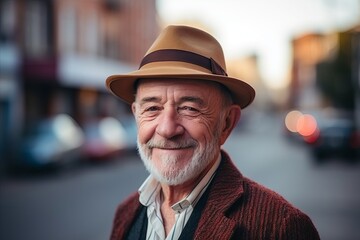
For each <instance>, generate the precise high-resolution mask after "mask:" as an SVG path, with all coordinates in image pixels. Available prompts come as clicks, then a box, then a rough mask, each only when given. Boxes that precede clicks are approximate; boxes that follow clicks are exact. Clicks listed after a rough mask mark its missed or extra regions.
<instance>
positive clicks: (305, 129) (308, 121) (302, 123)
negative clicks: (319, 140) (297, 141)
mask: <svg viewBox="0 0 360 240" xmlns="http://www.w3.org/2000/svg"><path fill="white" fill-rule="evenodd" d="M296 129H297V132H298V133H299V134H300V135H302V136H304V137H307V136H310V135H312V134H314V133H315V132H316V131H317V122H316V119H315V118H314V117H313V116H312V115H310V114H304V115H302V116H300V118H299V119H298V121H297V124H296Z"/></svg>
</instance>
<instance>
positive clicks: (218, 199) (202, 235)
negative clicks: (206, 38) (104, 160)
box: [111, 152, 320, 240]
mask: <svg viewBox="0 0 360 240" xmlns="http://www.w3.org/2000/svg"><path fill="white" fill-rule="evenodd" d="M207 191H209V197H208V201H207V203H206V205H205V207H204V210H203V213H202V216H201V218H200V220H199V223H198V226H197V229H196V231H195V234H194V239H199V240H200V239H204V240H205V239H206V240H209V239H221V240H223V239H248V240H260V239H264V240H265V239H266V240H267V239H269V240H271V239H273V240H284V239H288V240H297V239H303V240H313V239H314V240H316V239H320V238H319V235H318V232H317V230H316V228H315V227H314V225H313V223H312V222H311V220H310V218H309V217H308V216H307V215H306V214H304V213H303V212H301V211H300V210H298V209H297V208H295V207H294V206H292V205H291V204H290V203H289V202H287V201H286V200H285V199H284V198H282V197H281V196H280V195H278V194H277V193H275V192H273V191H271V190H269V189H267V188H265V187H263V186H261V185H260V184H258V183H256V182H254V181H252V180H250V179H248V178H245V177H243V176H242V175H241V173H240V172H239V171H238V170H237V168H236V167H235V166H234V164H233V163H232V161H231V160H230V158H229V156H228V155H227V154H226V153H225V152H222V161H221V164H220V166H219V169H218V170H217V173H216V175H215V177H214V179H213V181H212V183H211V185H210V186H209V188H208V190H207ZM138 199H139V195H138V194H137V193H135V194H133V195H131V196H130V197H129V198H128V199H127V200H125V201H124V202H123V203H122V204H120V205H119V207H118V209H117V211H116V215H115V219H114V224H113V230H112V233H111V240H119V239H124V236H126V233H127V231H128V229H129V228H130V226H131V223H132V222H133V221H134V219H135V218H136V216H137V213H138V211H139V209H140V203H139V200H138Z"/></svg>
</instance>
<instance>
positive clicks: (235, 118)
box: [220, 104, 241, 145]
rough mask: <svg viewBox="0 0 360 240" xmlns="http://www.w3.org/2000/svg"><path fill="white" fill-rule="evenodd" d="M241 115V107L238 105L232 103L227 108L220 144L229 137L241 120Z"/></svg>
mask: <svg viewBox="0 0 360 240" xmlns="http://www.w3.org/2000/svg"><path fill="white" fill-rule="evenodd" d="M240 116H241V108H240V107H239V106H238V105H235V104H233V105H231V106H230V107H229V109H228V110H227V114H226V116H225V122H224V126H223V129H222V132H221V136H220V144H221V145H223V144H224V143H225V141H226V139H227V138H228V137H229V135H230V133H231V132H232V130H233V129H234V128H235V126H236V124H237V123H238V122H239V120H240Z"/></svg>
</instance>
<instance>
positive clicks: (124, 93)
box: [106, 66, 255, 109]
mask: <svg viewBox="0 0 360 240" xmlns="http://www.w3.org/2000/svg"><path fill="white" fill-rule="evenodd" d="M147 78H159V79H164V78H177V79H193V80H206V81H213V82H218V83H220V84H222V85H224V86H225V87H227V88H228V90H229V91H230V92H231V94H232V97H233V100H234V103H235V104H238V105H239V106H240V107H241V108H242V109H244V108H245V107H247V106H248V105H249V104H250V103H251V102H252V101H253V100H254V98H255V90H254V89H253V88H252V87H251V86H250V85H249V84H247V83H246V82H244V81H242V80H240V79H237V78H232V77H228V76H222V75H215V74H211V73H204V71H200V70H199V71H198V70H196V69H189V68H186V67H175V66H157V67H152V68H148V69H139V70H137V71H133V72H130V73H127V74H122V75H112V76H109V77H108V78H107V79H106V86H107V88H108V90H109V91H110V92H111V93H113V94H114V95H116V96H117V97H119V98H120V99H122V100H123V101H125V102H126V103H128V104H132V103H133V102H134V100H135V91H136V89H134V86H135V82H136V81H137V80H138V79H147Z"/></svg>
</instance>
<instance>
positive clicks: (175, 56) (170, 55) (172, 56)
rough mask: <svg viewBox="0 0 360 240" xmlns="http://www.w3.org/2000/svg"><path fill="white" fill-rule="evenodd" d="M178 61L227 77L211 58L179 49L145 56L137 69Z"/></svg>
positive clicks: (160, 51)
mask: <svg viewBox="0 0 360 240" xmlns="http://www.w3.org/2000/svg"><path fill="white" fill-rule="evenodd" d="M164 61H178V62H186V63H191V64H194V65H198V66H200V67H203V68H206V69H208V70H210V71H211V72H212V73H213V74H216V75H223V76H227V73H226V72H225V70H224V69H223V68H222V67H221V66H220V65H219V64H218V63H217V62H216V61H215V60H214V59H212V58H207V57H204V56H202V55H199V54H197V53H193V52H189V51H184V50H179V49H161V50H157V51H154V52H151V53H149V54H148V55H146V56H145V57H144V58H143V60H142V61H141V64H140V67H139V69H140V68H141V67H142V66H144V65H145V64H148V63H151V62H164Z"/></svg>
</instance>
